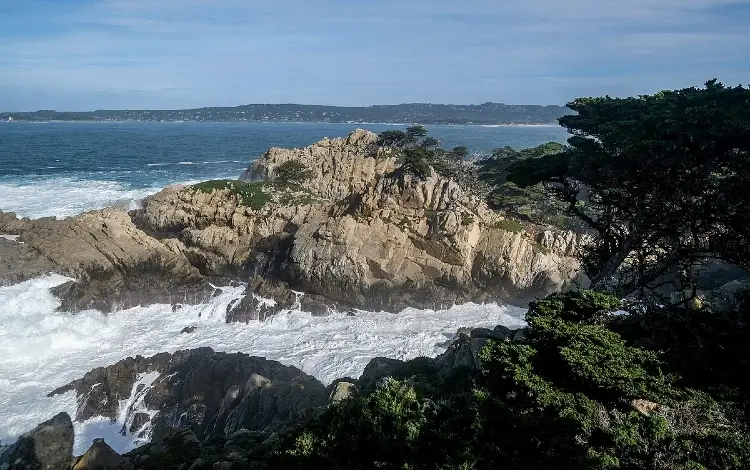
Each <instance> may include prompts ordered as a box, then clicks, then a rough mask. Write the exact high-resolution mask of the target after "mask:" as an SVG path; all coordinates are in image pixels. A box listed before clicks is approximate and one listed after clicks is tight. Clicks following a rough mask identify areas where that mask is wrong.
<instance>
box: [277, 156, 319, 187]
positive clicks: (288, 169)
mask: <svg viewBox="0 0 750 470" xmlns="http://www.w3.org/2000/svg"><path fill="white" fill-rule="evenodd" d="M312 175H313V173H312V171H311V170H310V169H309V168H307V166H305V164H304V163H302V162H300V161H298V160H287V161H285V162H284V163H282V164H281V165H279V166H278V167H276V168H275V169H274V181H276V182H277V183H281V184H302V183H304V182H305V181H307V180H309V179H310V178H312Z"/></svg>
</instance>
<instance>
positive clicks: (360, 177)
mask: <svg viewBox="0 0 750 470" xmlns="http://www.w3.org/2000/svg"><path fill="white" fill-rule="evenodd" d="M377 140H378V135H377V134H375V133H372V132H368V131H365V130H363V129H357V130H355V131H354V132H352V133H351V134H349V135H348V136H347V137H341V138H336V139H327V138H326V139H323V140H321V141H320V142H316V143H314V144H312V145H310V146H309V147H305V148H302V149H284V148H278V147H273V148H271V149H270V150H269V151H268V152H266V153H265V154H264V155H263V156H262V157H261V158H259V159H258V161H257V162H256V164H254V165H252V166H251V167H250V168H248V169H247V171H245V173H243V174H242V175H241V176H240V179H241V180H244V181H263V180H268V179H271V178H273V176H274V175H275V169H276V168H278V167H279V165H281V164H283V163H284V162H287V161H290V160H294V161H299V162H301V163H303V164H304V165H305V166H307V168H309V169H310V170H311V171H312V177H311V178H310V179H309V180H308V181H306V182H303V183H302V185H303V186H304V187H305V188H306V189H308V190H310V191H312V192H313V193H314V194H316V195H317V196H319V197H322V198H326V199H331V200H339V199H344V198H346V197H348V196H350V195H352V194H357V193H360V192H362V191H364V190H365V189H366V187H367V186H368V185H369V184H372V183H374V182H375V180H376V178H377V177H378V176H381V175H383V174H385V173H388V172H391V171H393V170H394V169H395V168H396V158H395V157H393V156H391V155H390V152H389V149H387V148H379V147H378V146H377V144H376V143H377Z"/></svg>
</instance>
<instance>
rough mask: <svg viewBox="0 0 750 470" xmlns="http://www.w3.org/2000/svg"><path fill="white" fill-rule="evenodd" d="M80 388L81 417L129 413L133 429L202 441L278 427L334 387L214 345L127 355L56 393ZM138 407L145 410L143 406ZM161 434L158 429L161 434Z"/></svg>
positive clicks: (128, 429) (78, 417)
mask: <svg viewBox="0 0 750 470" xmlns="http://www.w3.org/2000/svg"><path fill="white" fill-rule="evenodd" d="M70 390H74V391H75V392H76V394H77V397H78V410H77V412H76V420H77V421H84V420H87V419H90V418H92V417H96V416H101V417H105V418H109V419H112V420H116V419H118V418H120V417H121V416H122V414H121V411H122V410H121V402H122V401H123V400H124V401H126V403H127V406H128V407H129V409H128V412H127V413H126V414H125V418H124V422H122V423H118V424H121V425H122V426H123V429H124V430H125V431H126V432H136V431H137V430H145V431H141V432H143V433H145V434H146V435H144V436H140V435H139V436H137V437H141V438H147V437H148V435H147V434H149V431H151V430H154V429H156V428H158V427H159V426H162V425H169V426H172V425H175V424H177V425H179V426H182V427H185V428H188V429H190V430H191V431H192V432H194V433H195V435H196V436H198V438H200V439H204V438H205V437H207V436H209V435H219V436H226V435H229V434H231V433H233V432H235V431H238V430H240V429H247V430H250V431H267V430H272V429H274V428H276V427H277V426H279V425H280V424H281V423H283V422H284V421H287V420H291V419H294V418H296V417H299V416H301V415H302V414H304V413H305V412H306V410H308V409H312V408H317V407H320V406H323V405H324V404H325V403H326V401H327V398H328V391H327V389H326V387H325V386H324V385H323V384H322V383H320V382H319V381H318V380H316V379H315V378H314V377H311V376H309V375H307V374H305V373H304V372H302V371H300V370H299V369H297V368H295V367H291V366H284V365H282V364H280V363H278V362H276V361H269V360H266V359H263V358H259V357H252V356H248V355H246V354H240V353H237V354H226V353H217V352H214V351H213V350H212V349H210V348H200V349H193V350H184V351H177V352H175V353H174V354H168V353H161V354H157V355H155V356H152V357H142V356H136V357H135V358H132V357H131V358H127V359H124V360H122V361H120V362H118V363H116V364H113V365H111V366H109V367H100V368H97V369H94V370H92V371H90V372H88V373H87V374H86V375H85V376H84V377H82V378H81V379H78V380H76V381H73V382H71V383H69V384H67V385H65V386H63V387H60V388H58V389H57V390H55V391H53V392H51V394H50V395H54V394H58V393H65V392H67V391H70ZM136 405H137V406H136ZM154 432H155V431H154Z"/></svg>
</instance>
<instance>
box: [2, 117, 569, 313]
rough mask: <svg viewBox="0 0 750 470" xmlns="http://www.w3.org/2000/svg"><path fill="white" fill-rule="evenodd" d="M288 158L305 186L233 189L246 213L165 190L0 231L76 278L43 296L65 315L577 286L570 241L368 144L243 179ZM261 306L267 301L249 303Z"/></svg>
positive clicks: (513, 296) (308, 304)
mask: <svg viewBox="0 0 750 470" xmlns="http://www.w3.org/2000/svg"><path fill="white" fill-rule="evenodd" d="M290 160H298V161H301V162H302V163H304V164H305V165H306V166H307V167H308V168H309V169H310V170H311V171H312V173H313V175H314V176H313V177H312V178H310V179H309V180H307V181H305V182H304V183H303V186H304V188H302V189H301V190H299V191H297V190H293V191H292V190H288V189H278V188H276V189H274V188H275V187H274V185H272V184H266V183H262V182H261V183H256V185H255V186H249V187H248V188H249V189H248V188H246V190H252V191H254V193H253V194H254V195H255V197H254V198H251V200H250V201H248V199H247V198H246V197H244V196H243V195H242V194H240V193H238V192H237V191H236V190H235V189H236V188H235V187H234V186H232V187H228V186H222V187H219V189H212V190H210V191H209V190H203V189H200V188H196V187H185V186H175V187H170V188H166V189H165V190H163V191H161V192H160V193H158V194H155V195H153V196H151V197H149V198H147V199H146V201H145V202H144V204H143V209H140V210H138V211H133V212H131V213H129V214H126V213H124V212H122V211H119V210H116V209H107V210H102V211H94V212H90V213H87V214H83V215H80V216H77V217H74V218H68V219H65V220H54V219H40V220H32V221H30V220H19V219H16V218H15V217H13V216H10V215H7V214H6V215H2V214H0V233H1V232H7V233H13V234H19V235H20V236H21V238H20V240H21V241H23V242H24V243H25V245H24V246H25V247H26V248H24V249H26V250H31V252H33V253H36V254H37V255H38V258H41V259H43V260H45V263H48V264H49V265H51V266H53V269H54V270H56V271H58V272H61V273H62V274H66V275H69V276H71V277H73V278H75V279H76V282H71V283H68V284H66V285H63V286H61V287H59V288H57V289H56V290H55V293H56V294H57V295H58V296H60V297H61V298H62V300H63V305H62V308H63V309H65V310H76V309H81V308H88V307H96V308H99V309H102V310H111V309H113V308H117V307H127V306H131V305H136V304H139V303H148V302H154V301H160V302H172V303H189V302H193V301H200V300H202V299H204V298H205V296H207V295H208V294H210V292H211V289H210V286H209V285H208V283H207V282H206V281H209V280H213V281H214V282H227V280H240V281H243V282H248V281H249V286H248V289H247V294H248V295H247V296H246V297H245V300H243V301H242V302H240V303H239V304H236V305H235V304H233V305H232V308H230V309H229V311H228V312H227V319H228V320H229V321H251V320H256V319H263V318H266V317H268V316H269V315H273V314H274V313H275V312H277V311H279V310H280V309H283V308H290V307H292V306H294V307H299V308H303V309H306V310H309V311H312V312H314V313H316V314H325V313H327V312H328V311H330V309H333V308H337V309H342V308H349V307H355V308H364V309H370V310H388V311H400V310H401V309H403V308H405V307H419V308H443V307H449V306H451V305H453V304H454V303H464V302H467V301H479V302H481V301H493V302H496V301H500V302H508V303H515V304H524V303H526V302H528V301H529V300H533V299H534V298H535V297H537V296H543V295H546V294H548V293H550V292H552V291H556V290H560V289H564V288H565V287H566V286H567V285H568V284H569V283H570V282H571V280H572V279H573V278H574V277H575V276H576V274H577V269H578V262H577V261H576V258H575V254H576V251H577V249H578V247H579V246H580V245H581V244H582V243H583V238H582V236H581V235H579V234H574V233H572V232H562V231H556V230H548V229H545V228H544V227H539V226H533V225H527V226H525V227H524V228H523V229H518V228H517V227H516V226H515V225H510V226H509V225H508V224H504V223H503V220H502V215H501V214H498V213H496V212H494V211H491V210H489V209H488V208H487V206H486V205H485V203H484V202H483V201H482V200H480V199H478V198H477V197H475V196H474V195H472V193H471V192H470V191H466V189H465V188H462V187H461V186H460V185H459V184H457V183H456V182H455V181H453V180H451V179H447V178H443V177H441V176H439V175H437V174H436V173H434V172H433V173H432V174H431V175H430V176H428V177H426V178H421V179H415V178H413V177H411V176H410V175H409V174H408V173H407V174H400V173H398V172H396V173H394V171H393V170H394V169H395V168H397V162H396V158H395V157H394V156H393V152H392V151H391V149H388V148H383V147H378V146H377V135H376V134H373V133H370V132H367V131H363V130H357V131H354V132H353V133H351V134H350V135H349V136H348V137H346V138H340V139H332V140H329V139H324V140H323V141H321V142H318V143H316V144H314V145H312V146H310V147H307V148H304V149H292V150H286V149H278V148H273V149H271V150H269V151H268V152H267V153H266V154H264V155H263V156H262V157H261V158H260V159H258V160H257V161H256V162H255V163H254V164H253V165H252V166H251V167H250V168H249V169H248V171H246V172H245V174H244V175H243V178H245V179H247V180H250V181H256V180H263V179H267V178H272V177H273V176H274V174H275V173H274V172H275V170H276V168H278V166H279V165H281V164H283V163H284V162H287V161H290ZM243 184H244V183H243ZM508 227H510V229H509V228H508ZM45 267H46V265H45ZM32 271H33V270H31V271H29V272H32ZM1 274H2V272H0V275H1ZM296 292H304V293H305V295H304V296H303V297H300V296H299V295H298V294H297V293H296ZM269 295H270V296H271V297H272V298H273V300H275V301H276V302H275V303H269V302H267V301H266V300H263V299H262V298H261V297H268V296H269Z"/></svg>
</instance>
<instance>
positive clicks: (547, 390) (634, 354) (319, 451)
mask: <svg viewBox="0 0 750 470" xmlns="http://www.w3.org/2000/svg"><path fill="white" fill-rule="evenodd" d="M620 308H621V305H620V301H619V299H618V298H616V297H614V296H611V295H609V294H601V293H597V292H593V291H581V292H569V293H566V294H555V295H552V296H550V297H548V298H546V299H543V300H540V301H537V302H534V303H532V304H531V306H530V309H529V311H528V314H527V321H528V324H529V326H528V328H527V329H526V330H524V331H523V334H520V335H516V336H515V337H514V339H498V340H489V341H487V342H486V343H485V346H484V347H483V348H482V349H481V351H480V353H479V359H480V360H481V364H482V370H481V371H480V372H479V373H472V372H471V371H470V370H468V369H457V370H455V371H454V372H453V374H452V375H450V376H447V377H440V376H439V375H438V374H437V372H436V371H435V370H434V366H433V365H432V364H431V362H430V360H427V359H424V358H422V359H416V360H413V361H410V362H407V363H404V364H403V365H402V366H401V367H400V368H398V369H396V370H395V371H392V372H391V373H390V375H392V376H394V377H396V378H383V379H381V380H379V381H378V383H377V384H374V385H373V386H372V388H370V389H368V388H366V384H364V383H363V384H362V386H363V388H364V390H363V392H362V393H361V394H360V395H358V396H352V397H350V398H347V399H344V400H343V401H340V402H338V403H334V404H331V405H329V406H328V407H327V408H325V409H324V410H322V411H321V412H319V413H317V414H315V415H314V416H313V417H311V418H309V419H307V420H306V421H303V422H301V423H300V424H297V425H295V426H292V427H291V428H287V429H286V430H283V431H280V432H277V433H276V434H275V435H267V434H266V435H262V434H261V435H258V434H256V435H253V436H252V439H251V440H249V441H246V442H245V443H243V444H241V445H237V444H229V446H230V447H231V448H232V452H231V453H230V454H232V455H233V458H232V459H231V460H232V461H233V465H234V466H233V467H232V468H257V469H265V468H300V469H302V468H328V469H367V468H387V469H403V468H408V469H434V468H446V469H448V468H451V469H453V468H455V469H492V468H517V469H545V468H559V469H571V470H573V469H591V470H595V469H596V470H600V469H683V468H689V469H696V470H698V469H742V468H748V466H750V450H749V449H750V433H749V432H748V428H747V422H746V418H745V414H744V413H745V412H744V410H745V409H746V407H747V405H748V401H747V399H746V397H747V395H746V394H744V392H743V391H742V390H741V386H740V385H739V382H741V381H740V380H738V376H733V375H732V374H740V373H744V372H746V370H747V366H746V364H744V362H742V361H741V360H738V359H735V360H734V361H733V362H731V363H730V364H729V365H728V366H727V367H726V368H725V370H724V371H723V373H721V374H717V373H715V372H712V366H711V365H710V364H709V361H706V360H701V361H699V362H698V363H697V364H692V365H689V366H688V365H687V364H684V363H683V364H681V363H680V362H679V361H677V362H675V361H674V360H673V359H674V357H673V356H674V354H673V353H669V352H664V349H663V348H664V347H665V346H667V345H668V344H669V343H670V342H669V341H665V342H662V341H658V340H657V341H655V342H651V343H648V344H646V341H645V339H644V338H646V337H653V336H659V335H660V334H663V333H664V332H665V331H669V330H670V329H673V328H675V329H676V328H677V327H678V324H679V323H680V321H679V320H676V319H677V318H678V317H677V316H672V317H669V318H672V321H671V322H670V321H661V322H658V326H657V324H654V323H650V324H649V323H644V322H643V319H644V317H643V316H642V315H638V314H630V315H622V314H620V313H616V311H617V310H618V309H620ZM673 313H676V311H673ZM683 313H684V312H683ZM648 315H649V317H652V316H657V317H660V318H662V320H663V319H665V318H666V317H665V316H664V315H663V312H655V311H651V312H649V313H648ZM704 320H705V317H704ZM717 332H718V330H717V329H712V330H711V331H710V332H705V333H699V335H698V337H696V338H695V339H694V340H693V341H692V342H691V347H697V346H698V345H699V344H701V342H702V341H707V342H706V343H705V347H706V348H714V347H717V346H721V345H724V346H729V345H730V344H737V343H735V341H738V340H740V338H739V337H736V338H735V339H733V340H731V341H729V342H728V341H726V340H725V339H720V337H719V336H716V333H717ZM740 335H741V336H742V338H741V340H742V341H745V342H746V341H747V340H748V339H750V337H748V336H747V332H746V330H744V329H743V331H742V333H741V334H740ZM740 335H738V336H740ZM745 344H747V343H745ZM741 364H742V365H741ZM690 369H692V370H690ZM726 372H731V373H730V374H727V373H726ZM208 444H210V445H208V446H206V450H205V451H204V453H203V454H202V455H203V457H204V458H207V462H206V463H207V464H208V461H210V459H211V457H210V455H211V452H217V450H216V449H222V448H223V449H225V450H219V451H218V452H217V454H216V456H215V457H213V458H215V459H218V458H222V459H226V458H227V451H226V446H227V444H226V442H223V441H214V442H213V443H212V444H211V443H208ZM211 445H214V446H217V447H211ZM222 445H223V446H224V447H222ZM134 454H136V455H137V454H138V451H135V452H134ZM207 468H208V467H207Z"/></svg>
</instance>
